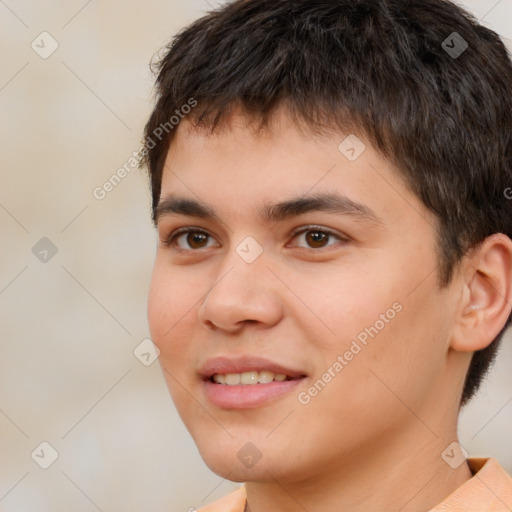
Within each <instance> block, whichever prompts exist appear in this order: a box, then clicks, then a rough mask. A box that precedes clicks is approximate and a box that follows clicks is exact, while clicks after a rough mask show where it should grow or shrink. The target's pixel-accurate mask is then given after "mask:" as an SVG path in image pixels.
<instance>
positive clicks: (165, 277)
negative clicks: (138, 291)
mask: <svg viewBox="0 0 512 512" xmlns="http://www.w3.org/2000/svg"><path fill="white" fill-rule="evenodd" d="M191 289H192V288H191V287H190V286H187V285H186V278H184V277H183V276H182V275H181V274H180V273H179V272H170V271H169V269H168V268H166V267H165V266H164V265H162V264H160V263H158V262H156V263H155V267H154V269H153V274H152V277H151V284H150V287H149V293H148V322H149V328H150V332H151V339H152V340H153V343H154V344H155V345H156V346H157V347H158V348H159V350H160V353H161V359H167V358H168V352H169V351H170V350H171V349H172V350H173V351H174V350H176V349H179V346H180V342H179V339H180V336H179V333H180V331H181V330H182V329H183V325H184V324H185V323H186V322H187V321H190V318H189V316H190V314H191V313H192V312H191V309H192V308H193V306H194V303H195V302H197V300H198V297H194V296H193V295H194V294H193V293H191ZM196 295H197V294H196Z"/></svg>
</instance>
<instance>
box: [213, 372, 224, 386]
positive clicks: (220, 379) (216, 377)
mask: <svg viewBox="0 0 512 512" xmlns="http://www.w3.org/2000/svg"><path fill="white" fill-rule="evenodd" d="M213 382H216V383H217V384H226V376H225V375H223V374H222V373H216V374H215V375H214V376H213Z"/></svg>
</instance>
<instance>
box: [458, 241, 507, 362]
mask: <svg viewBox="0 0 512 512" xmlns="http://www.w3.org/2000/svg"><path fill="white" fill-rule="evenodd" d="M462 275H463V283H462V284H463V287H464V288H463V291H462V301H461V304H460V308H459V310H458V318H457V323H456V325H455V327H454V331H453V335H452V342H451V344H450V346H451V348H453V349H454V350H457V351H460V352H474V351H475V350H481V349H484V348H485V347H487V346H488V345H490V343H491V342H492V341H493V340H494V339H495V338H496V336H497V335H498V334H499V333H500V331H501V330H502V329H503V327H504V325H505V323H506V321H507V319H508V317H509V315H510V313H511V310H512V240H511V239H510V238H509V237H508V236H506V235H504V234H502V233H497V234H494V235H491V236H489V237H488V238H486V239H485V240H484V241H483V242H482V243H481V244H480V245H479V246H478V247H477V248H476V249H475V250H474V251H473V252H472V253H471V256H470V257H468V258H467V259H466V261H465V262H464V264H463V269H462Z"/></svg>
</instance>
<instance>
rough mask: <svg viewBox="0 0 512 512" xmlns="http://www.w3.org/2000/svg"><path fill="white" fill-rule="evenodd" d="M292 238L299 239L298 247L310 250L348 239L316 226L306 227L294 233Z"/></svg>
mask: <svg viewBox="0 0 512 512" xmlns="http://www.w3.org/2000/svg"><path fill="white" fill-rule="evenodd" d="M293 239H298V240H299V243H298V244H297V246H298V247H301V248H304V249H312V250H316V249H318V250H320V249H324V248H326V247H328V246H331V245H336V242H338V244H339V243H342V244H343V243H344V242H348V240H349V239H348V238H344V237H343V236H341V235H338V234H337V233H335V232H333V231H330V230H328V229H325V228H321V227H316V226H309V227H308V228H307V229H303V230H302V231H299V232H298V233H296V234H295V235H294V237H293Z"/></svg>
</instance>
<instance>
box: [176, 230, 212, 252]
mask: <svg viewBox="0 0 512 512" xmlns="http://www.w3.org/2000/svg"><path fill="white" fill-rule="evenodd" d="M211 242H213V238H212V237H211V235H209V234H208V233H206V232H205V231H201V230H198V229H190V228H188V229H187V228H186V229H179V230H178V231H176V232H174V233H173V234H172V235H171V236H170V237H169V239H168V241H167V242H166V245H168V246H171V247H177V248H178V249H182V250H187V251H188V250H199V249H204V248H207V247H212V243H211Z"/></svg>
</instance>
